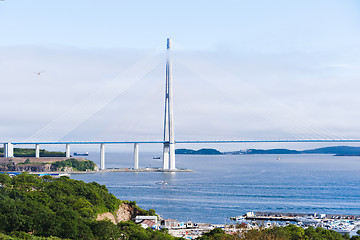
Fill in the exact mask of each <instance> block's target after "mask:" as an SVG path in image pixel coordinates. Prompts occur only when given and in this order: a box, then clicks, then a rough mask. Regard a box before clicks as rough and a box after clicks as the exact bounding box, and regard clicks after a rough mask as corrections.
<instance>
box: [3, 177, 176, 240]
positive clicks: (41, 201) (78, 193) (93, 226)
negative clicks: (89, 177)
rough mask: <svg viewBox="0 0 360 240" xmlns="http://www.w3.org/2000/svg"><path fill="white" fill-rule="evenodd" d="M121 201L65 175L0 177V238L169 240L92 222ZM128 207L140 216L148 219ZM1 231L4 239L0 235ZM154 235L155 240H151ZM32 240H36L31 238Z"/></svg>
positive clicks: (153, 233)
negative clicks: (55, 176)
mask: <svg viewBox="0 0 360 240" xmlns="http://www.w3.org/2000/svg"><path fill="white" fill-rule="evenodd" d="M121 203H124V201H121V200H119V199H117V198H116V197H115V196H114V195H112V194H110V193H109V192H108V189H107V188H106V187H105V186H104V185H100V184H98V183H95V182H92V183H85V182H83V181H76V180H72V179H70V178H68V177H61V178H57V179H56V178H52V177H50V176H44V177H38V176H35V175H31V174H27V173H25V174H21V175H18V176H15V177H12V178H10V177H9V176H8V175H5V174H0V239H6V235H7V237H8V238H9V239H11V238H10V237H9V235H10V236H12V237H13V238H14V239H17V237H19V236H20V237H19V239H25V237H21V236H25V235H28V234H27V233H31V235H28V236H31V237H32V236H42V237H50V236H56V237H59V238H70V239H118V238H119V237H121V236H122V237H123V238H125V239H153V238H157V239H174V238H173V237H172V236H170V235H168V234H166V233H163V232H160V231H153V230H151V229H147V230H146V229H143V228H141V227H140V226H138V225H135V224H134V223H132V222H122V223H119V224H118V225H115V224H113V223H111V222H110V221H96V220H95V219H96V216H97V214H98V213H104V212H115V211H116V210H117V209H118V208H119V205H120V204H121ZM126 203H127V204H130V205H133V206H134V207H135V208H136V211H137V212H138V214H139V215H148V214H150V213H153V211H150V212H149V211H145V210H142V209H140V208H139V207H137V206H136V203H135V202H126ZM1 233H2V234H3V235H1ZM155 236H156V237H155ZM33 239H40V238H34V237H33Z"/></svg>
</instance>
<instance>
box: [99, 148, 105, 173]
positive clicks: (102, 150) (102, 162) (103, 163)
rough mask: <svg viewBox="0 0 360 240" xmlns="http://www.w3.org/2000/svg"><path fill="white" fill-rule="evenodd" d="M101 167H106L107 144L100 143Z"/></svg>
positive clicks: (102, 168)
mask: <svg viewBox="0 0 360 240" xmlns="http://www.w3.org/2000/svg"><path fill="white" fill-rule="evenodd" d="M100 169H101V170H104V169H105V144H103V143H101V144H100Z"/></svg>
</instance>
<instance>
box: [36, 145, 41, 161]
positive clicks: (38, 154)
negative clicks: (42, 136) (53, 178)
mask: <svg viewBox="0 0 360 240" xmlns="http://www.w3.org/2000/svg"><path fill="white" fill-rule="evenodd" d="M35 157H36V158H39V157H40V145H39V144H35Z"/></svg>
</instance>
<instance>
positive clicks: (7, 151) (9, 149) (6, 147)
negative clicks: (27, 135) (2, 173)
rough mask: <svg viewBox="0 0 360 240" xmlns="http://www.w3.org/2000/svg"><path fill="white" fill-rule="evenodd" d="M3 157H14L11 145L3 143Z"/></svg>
mask: <svg viewBox="0 0 360 240" xmlns="http://www.w3.org/2000/svg"><path fill="white" fill-rule="evenodd" d="M4 157H6V158H9V157H14V145H13V144H12V143H4Z"/></svg>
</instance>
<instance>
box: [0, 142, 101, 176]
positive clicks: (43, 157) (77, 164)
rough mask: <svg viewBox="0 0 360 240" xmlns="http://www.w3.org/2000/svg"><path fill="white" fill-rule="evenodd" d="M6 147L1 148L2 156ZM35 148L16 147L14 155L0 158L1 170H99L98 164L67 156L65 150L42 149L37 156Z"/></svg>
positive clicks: (0, 153)
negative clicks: (37, 156)
mask: <svg viewBox="0 0 360 240" xmlns="http://www.w3.org/2000/svg"><path fill="white" fill-rule="evenodd" d="M3 152H4V149H3V148H0V156H1V155H2V156H3ZM34 156H35V149H31V148H14V157H9V158H4V157H2V158H0V171H1V172H24V171H26V172H84V171H95V170H98V167H97V166H96V164H95V163H94V162H93V161H91V160H87V159H85V158H78V157H77V158H72V157H70V158H66V157H65V153H64V152H51V151H46V150H45V149H41V150H40V158H36V157H34Z"/></svg>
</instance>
